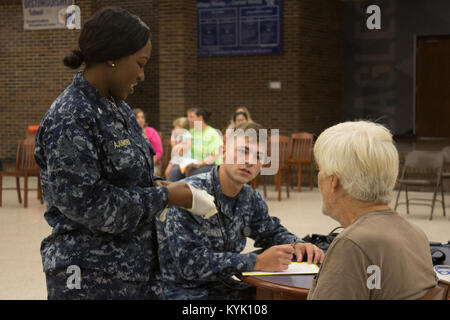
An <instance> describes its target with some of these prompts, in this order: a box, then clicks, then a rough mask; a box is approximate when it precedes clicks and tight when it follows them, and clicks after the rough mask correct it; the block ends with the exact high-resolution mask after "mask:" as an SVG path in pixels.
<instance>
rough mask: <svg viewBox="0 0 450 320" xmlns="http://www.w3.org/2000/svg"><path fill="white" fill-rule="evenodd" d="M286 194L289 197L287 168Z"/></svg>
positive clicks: (287, 172)
mask: <svg viewBox="0 0 450 320" xmlns="http://www.w3.org/2000/svg"><path fill="white" fill-rule="evenodd" d="M286 194H287V197H288V199H289V169H288V170H286Z"/></svg>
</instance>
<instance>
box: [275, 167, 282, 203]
mask: <svg viewBox="0 0 450 320" xmlns="http://www.w3.org/2000/svg"><path fill="white" fill-rule="evenodd" d="M281 173H282V171H281V170H278V173H277V176H276V179H277V182H276V185H277V190H278V201H281Z"/></svg>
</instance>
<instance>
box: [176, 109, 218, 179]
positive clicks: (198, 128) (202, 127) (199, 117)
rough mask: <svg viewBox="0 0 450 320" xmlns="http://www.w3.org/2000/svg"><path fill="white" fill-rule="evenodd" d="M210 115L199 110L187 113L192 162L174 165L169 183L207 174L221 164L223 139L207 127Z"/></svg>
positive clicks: (191, 110)
mask: <svg viewBox="0 0 450 320" xmlns="http://www.w3.org/2000/svg"><path fill="white" fill-rule="evenodd" d="M210 115H211V113H210V112H208V111H205V110H203V109H201V108H193V109H189V110H188V111H187V118H188V121H189V126H190V128H191V129H190V133H191V135H192V144H191V154H192V161H188V162H185V163H183V164H180V165H176V166H174V167H173V168H172V170H171V171H170V173H169V177H168V180H169V181H178V180H181V179H184V178H186V177H190V176H193V175H196V174H199V173H203V172H208V171H210V170H211V169H212V168H213V167H214V166H218V165H220V164H221V163H222V158H221V157H220V152H221V148H223V138H222V136H221V134H220V133H219V131H218V130H216V129H214V128H213V127H211V126H210V125H208V119H209V117H210Z"/></svg>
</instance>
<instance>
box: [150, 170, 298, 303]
mask: <svg viewBox="0 0 450 320" xmlns="http://www.w3.org/2000/svg"><path fill="white" fill-rule="evenodd" d="M183 181H185V182H187V183H189V184H191V185H193V186H195V187H196V188H199V189H203V190H206V192H208V193H209V194H211V195H213V196H215V198H216V205H217V207H218V209H219V210H220V211H221V212H222V214H221V215H220V216H219V214H216V215H214V216H212V217H211V218H209V219H204V218H203V217H200V216H196V215H194V214H191V213H189V212H188V211H186V210H183V209H181V208H179V207H172V208H171V209H169V211H168V212H167V214H166V217H165V220H164V221H160V219H157V233H158V246H159V249H158V251H159V254H158V257H159V261H160V268H161V274H162V279H163V288H164V289H163V292H164V298H166V299H241V298H243V296H240V295H239V291H240V290H242V289H243V288H242V287H244V286H247V285H246V284H245V283H242V282H241V283H238V282H237V281H233V280H232V276H233V275H236V274H239V273H241V272H243V271H252V270H253V267H254V265H255V262H256V254H255V253H245V254H243V253H241V252H242V251H243V249H244V248H245V245H246V237H244V236H243V234H242V229H243V227H244V226H248V227H250V229H251V233H250V236H249V237H250V238H252V239H254V240H255V244H254V245H255V247H261V248H263V249H267V248H269V247H271V246H274V245H279V244H286V243H291V242H292V240H293V239H297V240H298V241H301V240H300V239H298V238H297V237H296V236H295V235H294V234H292V233H290V232H288V230H286V229H285V228H284V227H283V226H282V225H281V224H280V220H279V219H278V218H276V217H271V216H269V214H268V207H267V204H266V203H265V201H264V199H263V198H262V196H261V194H260V193H259V192H258V191H255V190H253V189H251V188H250V187H249V186H248V185H244V187H243V189H242V190H241V191H240V193H239V194H238V195H237V196H236V197H235V198H229V197H227V196H225V195H224V194H223V193H222V191H221V187H220V183H219V178H218V168H217V167H215V168H213V170H211V171H210V172H207V173H202V174H199V175H196V176H192V177H189V178H187V179H185V180H183ZM219 218H221V219H219ZM244 298H248V296H244Z"/></svg>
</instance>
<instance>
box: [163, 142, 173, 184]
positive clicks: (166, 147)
mask: <svg viewBox="0 0 450 320" xmlns="http://www.w3.org/2000/svg"><path fill="white" fill-rule="evenodd" d="M162 143H163V156H162V159H161V168H162V173H163V174H164V172H165V171H166V168H167V166H168V165H169V162H170V157H171V153H172V145H171V144H170V137H168V138H165V139H164V140H162ZM164 178H165V179H167V177H164Z"/></svg>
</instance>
